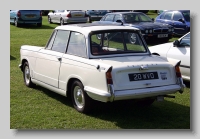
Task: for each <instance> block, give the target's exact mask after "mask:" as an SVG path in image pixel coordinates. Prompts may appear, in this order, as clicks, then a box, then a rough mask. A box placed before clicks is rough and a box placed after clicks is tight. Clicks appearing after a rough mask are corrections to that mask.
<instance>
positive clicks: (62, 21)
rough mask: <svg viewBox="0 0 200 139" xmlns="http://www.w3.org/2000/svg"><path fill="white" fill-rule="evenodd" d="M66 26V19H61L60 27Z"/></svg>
mask: <svg viewBox="0 0 200 139" xmlns="http://www.w3.org/2000/svg"><path fill="white" fill-rule="evenodd" d="M64 24H65V22H64V19H62V18H61V19H60V25H61V26H63V25H64Z"/></svg>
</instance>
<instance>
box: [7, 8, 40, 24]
mask: <svg viewBox="0 0 200 139" xmlns="http://www.w3.org/2000/svg"><path fill="white" fill-rule="evenodd" d="M10 23H11V24H14V25H15V26H16V27H19V26H20V25H22V24H36V25H37V26H38V27H41V26H42V12H41V10H10Z"/></svg>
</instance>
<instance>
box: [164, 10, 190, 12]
mask: <svg viewBox="0 0 200 139" xmlns="http://www.w3.org/2000/svg"><path fill="white" fill-rule="evenodd" d="M188 11H190V10H167V11H164V12H188Z"/></svg>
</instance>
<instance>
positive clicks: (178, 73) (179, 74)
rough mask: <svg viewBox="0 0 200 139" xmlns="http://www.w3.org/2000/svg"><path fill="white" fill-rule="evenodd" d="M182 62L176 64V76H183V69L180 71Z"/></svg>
mask: <svg viewBox="0 0 200 139" xmlns="http://www.w3.org/2000/svg"><path fill="white" fill-rule="evenodd" d="M180 63H181V62H179V63H178V64H177V65H176V66H175V71H176V77H180V78H181V77H182V75H181V71H180V67H179V66H180Z"/></svg>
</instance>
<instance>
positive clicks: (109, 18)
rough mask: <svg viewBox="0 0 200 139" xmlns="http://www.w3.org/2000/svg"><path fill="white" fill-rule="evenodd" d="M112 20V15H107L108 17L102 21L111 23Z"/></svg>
mask: <svg viewBox="0 0 200 139" xmlns="http://www.w3.org/2000/svg"><path fill="white" fill-rule="evenodd" d="M113 18H114V14H109V15H107V16H106V18H105V19H104V21H113Z"/></svg>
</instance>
